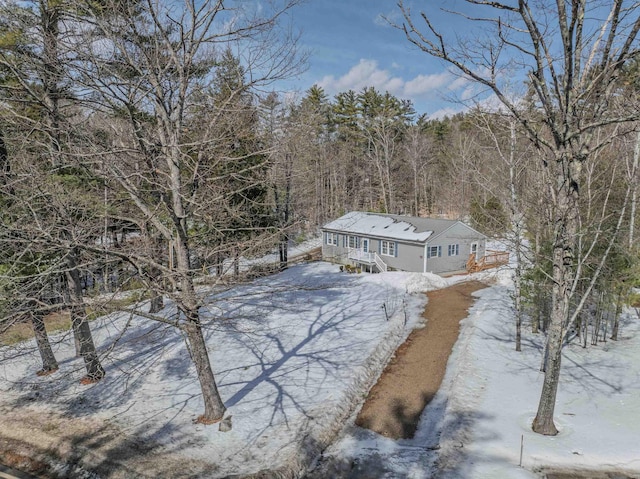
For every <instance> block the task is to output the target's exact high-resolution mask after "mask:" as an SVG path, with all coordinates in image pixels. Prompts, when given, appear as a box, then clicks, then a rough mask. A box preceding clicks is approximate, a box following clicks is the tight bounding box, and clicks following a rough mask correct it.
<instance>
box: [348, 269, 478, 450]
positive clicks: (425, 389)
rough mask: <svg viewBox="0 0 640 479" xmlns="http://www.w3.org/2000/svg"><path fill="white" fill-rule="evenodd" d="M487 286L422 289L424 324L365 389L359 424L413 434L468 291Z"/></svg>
mask: <svg viewBox="0 0 640 479" xmlns="http://www.w3.org/2000/svg"><path fill="white" fill-rule="evenodd" d="M486 287H487V285H485V284H483V283H480V282H478V281H466V282H464V283H458V284H455V285H453V286H450V287H448V288H445V289H440V290H437V291H432V292H430V293H427V297H428V300H429V301H428V303H427V307H426V309H425V311H424V313H423V315H424V317H425V318H426V320H427V321H426V326H425V327H424V328H421V329H416V330H415V331H413V332H412V333H411V334H410V335H409V337H408V338H407V340H406V341H405V342H404V344H402V346H400V348H398V350H397V351H396V354H395V357H394V358H393V359H392V360H391V362H390V363H389V364H388V365H387V367H386V369H385V370H384V372H383V373H382V375H381V376H380V379H379V380H378V382H377V384H376V385H375V386H374V387H373V388H372V389H371V391H370V392H369V396H368V397H367V400H366V402H365V404H364V406H363V407H362V410H361V411H360V413H359V414H358V417H357V419H356V424H357V425H358V426H360V427H365V428H367V429H371V430H372V431H375V432H377V433H379V434H381V435H383V436H386V437H390V438H394V439H400V438H405V439H409V438H411V437H413V435H414V433H415V431H416V428H417V426H418V420H419V419H420V414H421V413H422V410H423V409H424V407H425V406H426V405H427V404H428V403H429V402H430V401H431V400H432V399H433V397H434V396H435V394H436V393H437V392H438V389H439V388H440V384H441V383H442V378H443V377H444V373H445V370H446V367H447V360H448V359H449V354H450V353H451V348H452V347H453V345H454V343H455V342H456V340H457V339H458V332H459V330H460V320H462V319H464V318H465V317H466V316H467V311H468V309H469V307H470V306H471V305H472V304H473V302H474V301H475V299H474V298H473V296H472V293H473V292H474V291H478V290H479V289H482V288H486Z"/></svg>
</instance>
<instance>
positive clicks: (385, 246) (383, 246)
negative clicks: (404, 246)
mask: <svg viewBox="0 0 640 479" xmlns="http://www.w3.org/2000/svg"><path fill="white" fill-rule="evenodd" d="M380 254H381V255H384V256H395V255H396V242H395V241H386V240H382V241H380Z"/></svg>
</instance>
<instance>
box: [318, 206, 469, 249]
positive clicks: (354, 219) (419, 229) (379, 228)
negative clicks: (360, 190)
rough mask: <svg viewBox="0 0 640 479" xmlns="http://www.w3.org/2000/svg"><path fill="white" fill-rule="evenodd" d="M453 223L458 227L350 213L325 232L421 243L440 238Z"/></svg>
mask: <svg viewBox="0 0 640 479" xmlns="http://www.w3.org/2000/svg"><path fill="white" fill-rule="evenodd" d="M455 223H457V221H456V220H443V219H439V218H419V217H416V216H401V215H387V214H382V213H365V212H362V211H352V212H350V213H347V214H346V215H344V216H341V217H340V218H338V219H337V220H334V221H332V222H330V223H327V224H326V225H325V226H324V229H326V230H333V231H343V232H345V233H353V234H358V235H364V236H381V237H384V238H393V239H398V240H407V241H420V242H424V241H426V240H427V238H429V237H430V236H437V235H439V234H440V233H442V232H443V231H444V230H446V229H447V228H449V227H451V226H452V225H454V224H455Z"/></svg>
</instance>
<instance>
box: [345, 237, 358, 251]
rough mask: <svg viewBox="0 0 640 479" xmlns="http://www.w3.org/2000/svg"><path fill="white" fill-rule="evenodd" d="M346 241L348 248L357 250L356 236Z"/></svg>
mask: <svg viewBox="0 0 640 479" xmlns="http://www.w3.org/2000/svg"><path fill="white" fill-rule="evenodd" d="M347 241H348V245H349V248H357V247H358V243H359V241H358V237H357V236H349V239H348V240H347Z"/></svg>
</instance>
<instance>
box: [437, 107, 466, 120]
mask: <svg viewBox="0 0 640 479" xmlns="http://www.w3.org/2000/svg"><path fill="white" fill-rule="evenodd" d="M465 110H466V108H451V107H447V108H441V109H440V110H436V111H434V112H433V113H432V114H430V115H429V118H432V119H436V120H442V119H443V118H444V117H445V116H449V117H451V116H453V115H455V114H456V113H460V112H463V111H465Z"/></svg>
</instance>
